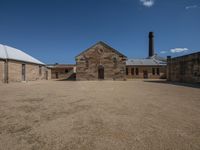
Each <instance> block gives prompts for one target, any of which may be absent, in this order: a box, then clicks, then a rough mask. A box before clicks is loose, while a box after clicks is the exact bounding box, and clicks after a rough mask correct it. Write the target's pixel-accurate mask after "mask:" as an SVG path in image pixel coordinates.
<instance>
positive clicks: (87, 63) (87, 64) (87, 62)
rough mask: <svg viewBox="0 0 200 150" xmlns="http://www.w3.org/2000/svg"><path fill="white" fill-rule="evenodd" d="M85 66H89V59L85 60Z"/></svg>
mask: <svg viewBox="0 0 200 150" xmlns="http://www.w3.org/2000/svg"><path fill="white" fill-rule="evenodd" d="M85 67H86V68H89V61H88V60H86V61H85Z"/></svg>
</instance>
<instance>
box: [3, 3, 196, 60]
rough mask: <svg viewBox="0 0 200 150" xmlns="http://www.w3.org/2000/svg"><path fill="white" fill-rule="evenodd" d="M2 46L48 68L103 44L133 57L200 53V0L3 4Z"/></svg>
mask: <svg viewBox="0 0 200 150" xmlns="http://www.w3.org/2000/svg"><path fill="white" fill-rule="evenodd" d="M0 20H1V21H0V43H1V44H5V45H9V46H12V47H16V48H18V49H21V50H23V51H25V52H27V53H28V54H30V55H32V56H34V57H36V58H38V59H39V60H41V61H43V62H45V63H56V62H57V63H74V62H75V60H74V57H75V56H76V55H77V54H79V53H80V52H81V51H83V50H85V49H87V48H88V47H90V46H91V45H93V44H95V43H96V42H98V41H104V42H106V43H108V44H109V45H110V46H112V47H113V48H116V49H117V50H119V51H120V52H122V53H124V54H125V55H126V56H128V58H144V57H147V55H148V32H149V31H153V32H154V33H155V49H156V53H157V54H158V55H160V56H163V57H166V56H167V55H171V56H179V55H184V54H188V53H193V52H196V51H200V1H199V0H32V1H31V0H17V1H16V0H0Z"/></svg>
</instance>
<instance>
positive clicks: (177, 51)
mask: <svg viewBox="0 0 200 150" xmlns="http://www.w3.org/2000/svg"><path fill="white" fill-rule="evenodd" d="M188 50H189V49H188V48H173V49H170V52H171V53H182V52H186V51H188Z"/></svg>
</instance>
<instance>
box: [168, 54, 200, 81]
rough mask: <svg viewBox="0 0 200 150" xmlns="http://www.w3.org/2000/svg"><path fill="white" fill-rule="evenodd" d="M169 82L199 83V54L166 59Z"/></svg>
mask: <svg viewBox="0 0 200 150" xmlns="http://www.w3.org/2000/svg"><path fill="white" fill-rule="evenodd" d="M167 79H168V80H169V81H178V82H188V83H200V52H197V53H193V54H189V55H185V56H180V57H175V58H171V57H170V56H169V57H168V59H167Z"/></svg>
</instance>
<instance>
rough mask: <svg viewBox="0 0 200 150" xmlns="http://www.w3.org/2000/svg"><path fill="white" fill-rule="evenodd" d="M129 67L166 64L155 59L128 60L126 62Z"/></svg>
mask: <svg viewBox="0 0 200 150" xmlns="http://www.w3.org/2000/svg"><path fill="white" fill-rule="evenodd" d="M126 65H127V66H166V65H167V64H166V62H164V61H160V60H156V59H154V58H144V59H128V60H127V61H126Z"/></svg>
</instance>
